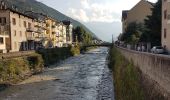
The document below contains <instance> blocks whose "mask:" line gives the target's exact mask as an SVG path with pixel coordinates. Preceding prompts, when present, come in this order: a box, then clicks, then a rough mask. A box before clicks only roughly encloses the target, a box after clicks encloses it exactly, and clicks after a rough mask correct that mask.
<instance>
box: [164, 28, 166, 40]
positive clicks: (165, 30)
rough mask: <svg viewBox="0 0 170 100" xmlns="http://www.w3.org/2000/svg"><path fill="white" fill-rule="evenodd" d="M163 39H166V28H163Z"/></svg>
mask: <svg viewBox="0 0 170 100" xmlns="http://www.w3.org/2000/svg"><path fill="white" fill-rule="evenodd" d="M164 39H166V28H165V29H164Z"/></svg>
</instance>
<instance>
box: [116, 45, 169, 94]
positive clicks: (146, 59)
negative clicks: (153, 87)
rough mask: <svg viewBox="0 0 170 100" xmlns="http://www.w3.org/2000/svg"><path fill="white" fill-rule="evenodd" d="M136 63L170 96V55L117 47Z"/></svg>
mask: <svg viewBox="0 0 170 100" xmlns="http://www.w3.org/2000/svg"><path fill="white" fill-rule="evenodd" d="M117 49H118V50H119V51H120V52H121V53H122V54H123V55H124V56H125V58H127V59H128V60H132V61H133V63H134V65H135V66H137V67H139V69H140V70H141V71H142V73H144V74H146V75H148V76H149V77H150V78H151V79H152V80H154V81H155V82H156V83H158V84H159V86H160V87H161V88H162V89H164V90H165V91H166V92H167V93H168V96H169V94H170V56H168V55H159V54H151V53H145V52H138V51H133V50H128V49H125V48H121V47H117Z"/></svg>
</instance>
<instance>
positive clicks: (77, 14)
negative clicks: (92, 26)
mask: <svg viewBox="0 0 170 100" xmlns="http://www.w3.org/2000/svg"><path fill="white" fill-rule="evenodd" d="M68 11H69V15H71V16H72V17H73V18H75V19H78V20H81V21H83V22H89V17H88V16H87V14H86V12H85V11H84V10H83V9H79V10H77V9H74V8H69V10H68Z"/></svg>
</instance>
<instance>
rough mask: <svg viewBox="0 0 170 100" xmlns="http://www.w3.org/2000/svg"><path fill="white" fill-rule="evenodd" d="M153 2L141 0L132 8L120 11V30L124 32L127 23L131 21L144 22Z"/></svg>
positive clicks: (150, 12) (149, 13)
mask: <svg viewBox="0 0 170 100" xmlns="http://www.w3.org/2000/svg"><path fill="white" fill-rule="evenodd" d="M151 8H153V3H151V2H149V1H147V0H141V1H140V2H138V3H137V4H136V5H135V6H134V7H133V8H132V9H130V10H124V11H122V32H123V33H124V32H125V30H126V28H127V26H128V24H130V23H132V22H136V23H144V20H145V19H146V18H147V16H148V15H151V14H152V11H151Z"/></svg>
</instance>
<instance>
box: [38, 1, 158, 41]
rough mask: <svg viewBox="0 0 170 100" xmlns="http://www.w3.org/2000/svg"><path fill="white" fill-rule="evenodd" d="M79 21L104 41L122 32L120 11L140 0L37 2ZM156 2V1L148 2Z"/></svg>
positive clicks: (129, 7)
mask: <svg viewBox="0 0 170 100" xmlns="http://www.w3.org/2000/svg"><path fill="white" fill-rule="evenodd" d="M37 1H40V2H42V3H44V4H46V5H48V6H50V7H52V8H54V9H56V10H58V11H59V12H61V13H63V14H65V15H67V16H69V17H71V18H73V19H75V20H78V21H80V22H81V23H83V24H84V25H86V26H87V27H88V28H89V29H90V30H91V31H92V32H93V33H95V34H96V35H97V36H98V37H99V38H100V39H102V40H104V41H111V40H112V34H113V36H114V39H116V38H117V36H118V35H119V34H120V33H121V32H122V27H121V26H122V25H121V14H122V10H129V9H131V8H132V7H133V6H135V5H136V4H137V3H138V2H139V1H140V0H37ZM148 1H150V2H156V1H157V0H148Z"/></svg>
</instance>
